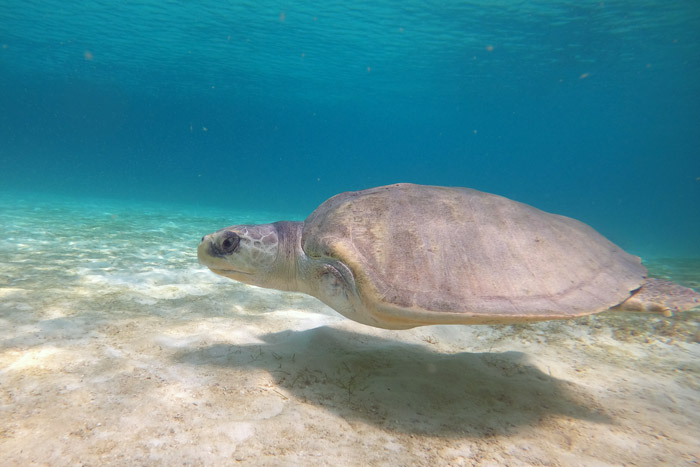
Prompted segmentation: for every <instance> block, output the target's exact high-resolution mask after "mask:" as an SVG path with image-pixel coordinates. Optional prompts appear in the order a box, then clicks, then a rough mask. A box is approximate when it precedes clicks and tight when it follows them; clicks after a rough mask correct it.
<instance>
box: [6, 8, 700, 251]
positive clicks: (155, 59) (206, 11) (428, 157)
mask: <svg viewBox="0 0 700 467" xmlns="http://www.w3.org/2000/svg"><path fill="white" fill-rule="evenodd" d="M400 181H401V182H414V183H425V184H437V185H457V186H468V187H473V188H477V189H480V190H484V191H489V192H494V193H498V194H502V195H505V196H508V197H511V198H514V199H517V200H520V201H524V202H527V203H529V204H532V205H535V206H537V207H539V208H541V209H545V210H548V211H552V212H557V213H561V214H565V215H568V216H571V217H575V218H578V219H581V220H583V221H585V222H587V223H589V224H591V225H592V226H594V227H595V228H596V229H598V230H599V231H601V232H602V233H603V234H605V235H607V236H608V237H610V238H611V239H612V240H613V241H615V242H616V243H618V244H620V245H621V246H622V247H623V248H625V249H627V250H628V251H630V252H633V253H636V254H638V255H642V256H645V257H654V256H679V257H698V256H700V208H699V207H698V205H699V204H700V203H699V202H700V3H699V2H698V1H697V0H682V1H672V0H671V1H669V0H655V1H654V0H650V1H603V2H601V1H580V0H576V1H556V2H555V1H532V2H522V1H469V2H465V1H456V0H448V1H416V0H402V1H398V0H397V1H377V2H368V1H335V0H333V1H326V2H315V1H314V2H312V1H308V2H306V1H305V2H301V1H295V2H292V1H269V0H261V1H255V2H252V1H237V2H221V1H219V2H212V1H200V2H176V1H106V0H103V1H90V2H70V1H68V2H66V1H55V0H44V1H22V2H20V1H14V0H5V1H3V2H1V3H0V191H1V192H4V193H6V194H7V193H20V194H21V193H28V194H31V195H32V196H36V195H37V194H39V195H41V196H42V197H43V198H44V200H46V199H48V200H50V199H51V198H52V197H58V196H72V197H77V198H78V199H81V198H82V199H85V200H86V202H87V201H88V200H94V199H97V198H113V199H116V200H123V201H124V202H125V203H127V202H134V201H136V202H144V201H157V202H165V203H171V204H172V209H173V210H177V209H192V208H194V209H205V208H212V207H215V208H221V209H223V210H228V209H230V210H231V212H239V211H241V210H245V209H250V210H251V211H282V212H289V213H290V215H291V216H292V217H296V218H303V217H305V215H306V214H308V213H309V212H311V210H313V208H314V207H315V206H317V205H318V204H319V203H320V202H322V201H323V200H324V199H326V198H327V197H329V196H331V195H333V194H336V193H338V192H341V191H345V190H355V189H362V188H368V187H371V186H375V185H381V184H388V183H394V182H400ZM232 217H233V216H232ZM230 223H231V224H234V223H236V219H235V218H231V222H230ZM212 227H222V226H219V225H217V226H212ZM202 233H205V232H193V238H194V239H195V241H196V239H198V238H199V236H201V234H202Z"/></svg>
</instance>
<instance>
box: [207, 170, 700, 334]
mask: <svg viewBox="0 0 700 467" xmlns="http://www.w3.org/2000/svg"><path fill="white" fill-rule="evenodd" d="M197 256H198V257H199V261H200V262H201V263H202V264H204V265H206V266H208V267H209V268H210V269H211V270H212V271H213V272H215V273H217V274H220V275H223V276H226V277H229V278H231V279H234V280H237V281H240V282H245V283H247V284H253V285H257V286H260V287H267V288H274V289H280V290H290V291H297V292H303V293H306V294H309V295H312V296H314V297H316V298H318V299H320V300H321V301H322V302H324V303H325V304H327V305H328V306H330V307H331V308H334V309H335V310H336V311H338V312H339V313H341V314H342V315H344V316H346V317H347V318H350V319H352V320H354V321H357V322H360V323H364V324H367V325H370V326H375V327H380V328H387V329H408V328H412V327H415V326H424V325H431V324H496V323H519V322H529V321H540V320H550V319H564V318H573V317H577V316H582V315H587V314H591V313H597V312H600V311H604V310H607V309H610V308H611V307H614V308H617V309H626V310H638V311H657V312H663V313H666V314H669V313H671V312H673V311H683V310H687V309H691V308H693V307H696V306H698V305H699V304H700V294H698V293H696V292H695V291H694V290H692V289H689V288H686V287H682V286H680V285H677V284H674V283H672V282H669V281H665V280H659V279H650V278H647V276H646V274H647V273H646V268H645V267H644V266H642V264H641V260H640V259H639V258H638V257H636V256H632V255H630V254H628V253H626V252H624V251H623V250H622V249H620V248H619V247H618V246H616V245H614V244H613V243H611V242H610V241H609V240H607V239H606V238H605V237H603V236H602V235H601V234H599V233H598V232H596V231H595V230H593V229H592V228H591V227H589V226H588V225H586V224H584V223H582V222H579V221H577V220H574V219H570V218H568V217H563V216H559V215H556V214H549V213H546V212H543V211H540V210H539V209H536V208H534V207H532V206H528V205H526V204H523V203H519V202H516V201H512V200H510V199H507V198H504V197H501V196H497V195H493V194H488V193H483V192H480V191H476V190H472V189H468V188H448V187H438V186H423V185H413V184H408V183H401V184H395V185H389V186H382V187H377V188H371V189H368V190H362V191H355V192H346V193H341V194H339V195H336V196H334V197H332V198H330V199H329V200H327V201H326V202H324V203H323V204H321V205H320V206H319V207H318V208H317V209H316V210H315V211H314V212H313V213H311V215H310V216H309V217H308V218H307V219H306V220H305V221H304V222H289V221H282V222H275V223H273V224H261V225H236V226H232V227H227V228H225V229H221V230H219V231H217V232H214V233H212V234H209V235H206V236H204V237H203V238H202V241H201V243H200V244H199V247H198V250H197Z"/></svg>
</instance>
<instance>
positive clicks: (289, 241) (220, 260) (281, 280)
mask: <svg viewBox="0 0 700 467" xmlns="http://www.w3.org/2000/svg"><path fill="white" fill-rule="evenodd" d="M300 226H301V223H299V222H275V223H273V224H259V225H234V226H231V227H226V228H224V229H221V230H218V231H216V232H214V233H211V234H209V235H205V236H204V237H202V241H201V243H200V244H199V247H198V248H197V258H198V259H199V262H200V263H201V264H203V265H205V266H207V267H208V268H209V269H211V270H212V271H213V272H215V273H216V274H219V275H222V276H226V277H228V278H230V279H234V280H236V281H239V282H244V283H246V284H251V285H257V286H259V287H268V288H274V289H280V290H298V288H297V286H296V262H297V261H296V251H295V250H296V248H295V246H296V245H295V243H298V240H297V238H298V232H299V229H300Z"/></svg>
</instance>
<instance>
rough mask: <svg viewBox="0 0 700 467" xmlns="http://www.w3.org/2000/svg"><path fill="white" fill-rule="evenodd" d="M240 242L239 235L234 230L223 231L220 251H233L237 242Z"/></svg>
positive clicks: (236, 246)
mask: <svg viewBox="0 0 700 467" xmlns="http://www.w3.org/2000/svg"><path fill="white" fill-rule="evenodd" d="M240 242H241V237H239V236H238V235H237V234H236V233H235V232H231V231H230V230H227V231H226V232H224V238H223V240H221V251H222V252H223V253H224V254H229V253H233V252H234V251H236V248H238V244H239V243H240Z"/></svg>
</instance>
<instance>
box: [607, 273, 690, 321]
mask: <svg viewBox="0 0 700 467" xmlns="http://www.w3.org/2000/svg"><path fill="white" fill-rule="evenodd" d="M697 307H700V294H699V293H697V292H696V291H695V290H693V289H691V288H689V287H684V286H682V285H678V284H676V283H674V282H671V281H667V280H664V279H654V278H648V279H647V280H646V282H645V283H644V285H642V286H641V287H640V288H639V289H637V290H636V291H633V292H632V296H630V298H628V299H627V300H625V301H624V302H622V303H621V304H619V305H617V306H615V307H613V308H612V309H613V310H622V311H641V312H649V313H663V315H664V316H671V315H673V313H677V312H682V311H687V310H692V309H693V308H697Z"/></svg>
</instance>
